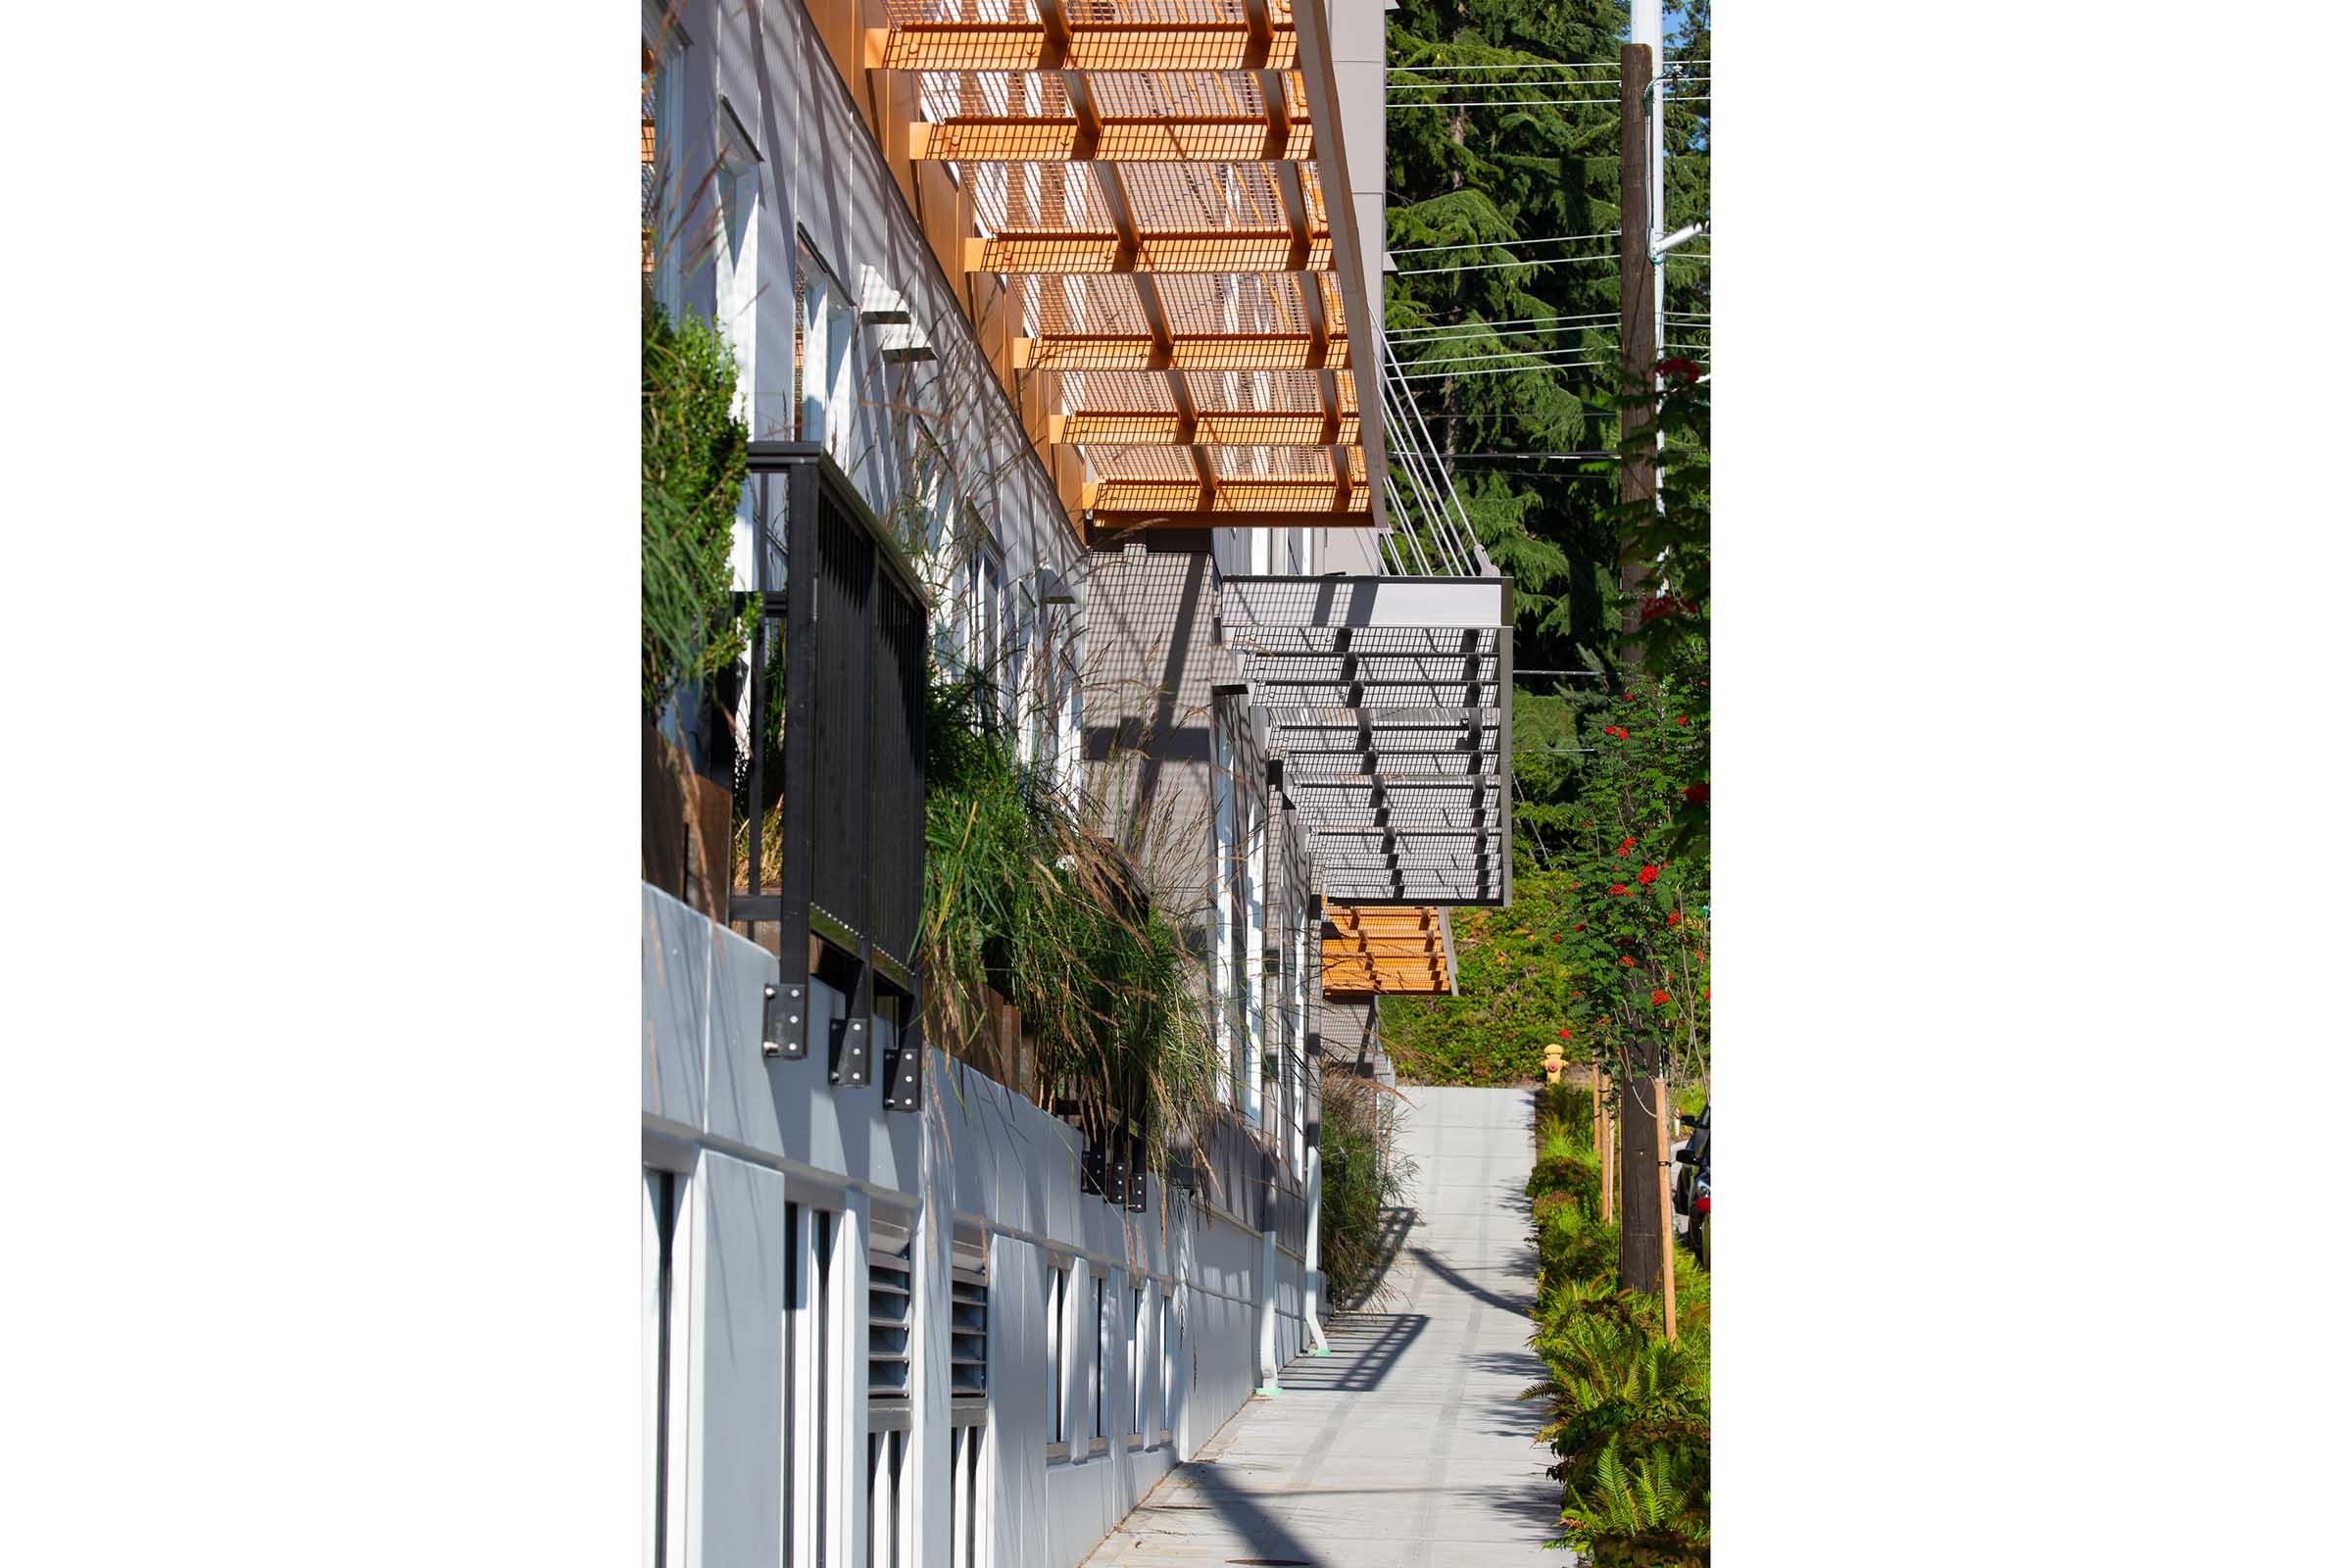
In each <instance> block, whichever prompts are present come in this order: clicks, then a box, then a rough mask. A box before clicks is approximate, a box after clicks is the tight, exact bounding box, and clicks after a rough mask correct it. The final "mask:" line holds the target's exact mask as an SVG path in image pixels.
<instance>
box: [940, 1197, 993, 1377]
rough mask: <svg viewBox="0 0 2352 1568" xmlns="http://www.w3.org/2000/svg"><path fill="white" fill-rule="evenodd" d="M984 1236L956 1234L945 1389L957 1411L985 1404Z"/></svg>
mask: <svg viewBox="0 0 2352 1568" xmlns="http://www.w3.org/2000/svg"><path fill="white" fill-rule="evenodd" d="M987 1242H988V1239H987V1236H986V1233H984V1232H983V1233H966V1232H963V1231H960V1230H959V1231H958V1232H957V1234H956V1255H955V1259H954V1276H955V1277H954V1281H953V1283H952V1285H951V1287H950V1300H949V1310H950V1315H951V1318H952V1321H951V1323H950V1325H949V1329H948V1342H949V1351H948V1355H949V1371H950V1373H951V1377H950V1380H949V1387H950V1389H951V1391H952V1396H953V1397H954V1399H955V1401H956V1405H957V1407H958V1408H959V1410H960V1409H964V1408H975V1407H976V1408H977V1409H978V1410H979V1411H981V1412H983V1413H984V1412H985V1411H986V1409H987V1402H988V1247H987Z"/></svg>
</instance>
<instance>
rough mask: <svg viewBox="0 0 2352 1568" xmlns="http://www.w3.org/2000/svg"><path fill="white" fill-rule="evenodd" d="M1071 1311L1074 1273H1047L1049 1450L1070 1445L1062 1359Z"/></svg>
mask: <svg viewBox="0 0 2352 1568" xmlns="http://www.w3.org/2000/svg"><path fill="white" fill-rule="evenodd" d="M1069 1309H1070V1271H1069V1270H1068V1269H1066V1268H1064V1267H1062V1266H1061V1265H1059V1264H1057V1263H1056V1264H1051V1265H1049V1266H1048V1268H1047V1270H1046V1443H1047V1445H1048V1446H1049V1447H1051V1446H1055V1445H1067V1444H1068V1443H1069V1441H1070V1432H1069V1422H1068V1420H1067V1412H1066V1411H1065V1410H1064V1409H1063V1407H1062V1399H1061V1388H1062V1381H1061V1371H1062V1357H1063V1356H1064V1355H1065V1354H1066V1353H1067V1352H1068V1349H1069V1347H1068V1345H1067V1344H1066V1343H1065V1342H1066V1341H1067V1340H1068V1338H1069V1336H1068V1335H1067V1334H1065V1333H1064V1332H1063V1330H1064V1328H1065V1327H1066V1324H1065V1322H1064V1319H1065V1318H1066V1317H1067V1315H1068V1313H1069Z"/></svg>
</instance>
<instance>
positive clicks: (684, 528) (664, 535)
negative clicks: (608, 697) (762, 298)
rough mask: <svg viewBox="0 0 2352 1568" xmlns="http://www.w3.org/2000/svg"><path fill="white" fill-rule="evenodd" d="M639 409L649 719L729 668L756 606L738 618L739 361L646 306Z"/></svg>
mask: <svg viewBox="0 0 2352 1568" xmlns="http://www.w3.org/2000/svg"><path fill="white" fill-rule="evenodd" d="M641 358H642V361H643V365H642V369H643V373H644V382H645V384H644V393H643V397H644V401H643V404H642V407H641V410H640V413H641V416H642V418H641V429H640V436H639V439H640V442H641V445H640V448H639V453H638V458H639V468H640V486H641V496H640V504H641V507H642V512H641V514H640V518H639V522H640V532H641V539H640V550H641V555H640V558H639V562H638V583H639V592H640V600H641V603H640V607H639V608H640V646H639V657H638V662H639V674H640V683H641V687H642V690H641V692H640V696H641V697H642V698H643V701H644V704H645V711H646V712H647V713H649V714H655V713H659V712H660V711H661V710H662V706H663V705H664V704H666V703H667V702H668V701H669V699H670V696H671V694H672V693H674V692H675V691H676V690H677V689H678V688H679V687H680V686H682V685H685V684H686V683H688V682H690V681H696V680H701V679H703V678H705V677H707V676H709V675H711V674H713V673H715V672H716V671H718V670H721V669H724V668H726V667H727V666H729V665H731V664H733V663H734V662H736V661H737V660H739V659H741V658H742V657H743V652H744V650H745V649H746V648H747V647H749V646H750V634H751V627H752V623H753V619H754V617H755V616H756V614H757V610H756V607H753V606H749V605H747V606H746V607H744V609H742V610H741V611H738V610H737V609H736V607H735V601H734V590H735V566H734V552H735V509H736V507H737V506H738V505H739V504H740V503H741V502H742V499H743V484H744V475H745V473H746V471H747V465H748V463H749V459H750V446H751V430H750V427H749V426H747V425H746V424H745V423H744V422H743V421H742V420H741V419H739V418H737V417H735V412H734V411H735V382H736V370H735V356H734V353H733V352H732V351H731V350H729V349H728V347H727V343H726V339H725V338H724V337H722V336H720V335H719V330H718V328H717V327H716V326H715V325H714V324H712V323H711V321H709V320H706V319H703V318H702V317H699V316H695V315H692V314H689V315H686V316H684V317H682V318H680V319H678V320H677V321H675V322H672V321H671V320H670V319H669V318H668V317H667V316H665V315H664V314H663V313H662V308H661V307H660V306H659V305H656V304H655V303H653V301H652V299H651V298H650V297H649V298H648V299H647V300H646V301H645V304H644V317H643V344H642V355H641Z"/></svg>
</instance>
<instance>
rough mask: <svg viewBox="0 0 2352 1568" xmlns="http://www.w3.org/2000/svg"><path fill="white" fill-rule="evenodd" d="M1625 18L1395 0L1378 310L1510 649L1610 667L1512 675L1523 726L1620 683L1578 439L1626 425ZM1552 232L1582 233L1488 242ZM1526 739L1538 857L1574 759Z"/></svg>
mask: <svg viewBox="0 0 2352 1568" xmlns="http://www.w3.org/2000/svg"><path fill="white" fill-rule="evenodd" d="M1627 27H1628V17H1627V11H1626V7H1625V6H1624V5H1623V4H1621V3H1616V0H1548V3H1542V0H1539V3H1534V4H1529V3H1524V0H1522V3H1517V4H1506V3H1505V0H1404V3H1403V4H1402V6H1401V7H1400V8H1399V9H1398V10H1397V11H1396V12H1394V13H1392V15H1391V18H1390V35H1389V63H1390V82H1391V91H1390V103H1391V109H1390V114H1389V171H1388V175H1389V208H1388V221H1389V247H1390V250H1391V251H1392V253H1399V252H1400V253H1402V254H1400V255H1398V256H1397V268H1398V271H1397V272H1396V273H1392V274H1391V275H1390V281H1389V286H1388V294H1387V310H1386V321H1387V326H1388V329H1389V332H1390V334H1391V336H1392V340H1393V342H1394V344H1395V348H1396V352H1397V359H1398V361H1399V363H1400V365H1401V366H1402V368H1403V369H1404V371H1405V373H1406V374H1407V375H1408V376H1411V377H1413V378H1414V379H1413V380H1412V381H1411V383H1410V384H1411V387H1412V389H1413V396H1414V401H1415V403H1416V405H1417V406H1418V408H1419V411H1420V414H1421V417H1422V418H1423V419H1424V420H1425V421H1426V422H1427V424H1428V427H1429V432H1430V436H1431V439H1432V440H1433V442H1434V443H1435V445H1436V446H1437V448H1438V450H1439V452H1440V454H1441V456H1442V458H1443V460H1444V461H1445V462H1446V466H1448V468H1449V469H1450V470H1451V472H1452V473H1453V476H1454V483H1455V487H1456V489H1457V491H1458V493H1459V494H1460V496H1461V498H1462V502H1463V505H1464V507H1465V510H1467V512H1468V513H1469V515H1470V520H1471V525H1472V526H1473V527H1474V528H1475V529H1476V530H1477V533H1478V536H1479V539H1480V541H1481V542H1482V543H1483V544H1484V545H1485V547H1486V549H1487V553H1488V554H1489V555H1490V556H1491V557H1492V558H1493V559H1494V561H1495V564H1496V565H1497V566H1498V567H1500V568H1501V569H1502V570H1503V571H1505V572H1507V573H1509V574H1510V575H1511V576H1512V577H1513V578H1515V579H1516V606H1517V624H1516V628H1515V631H1516V637H1515V647H1516V657H1517V662H1518V664H1519V665H1520V666H1521V667H1524V668H1533V669H1557V668H1597V669H1599V670H1601V671H1602V672H1603V673H1604V675H1605V677H1606V678H1605V679H1603V680H1591V679H1587V680H1573V679H1571V680H1561V681H1530V682H1524V683H1522V685H1521V687H1520V691H1519V693H1518V694H1516V697H1515V702H1514V708H1515V710H1516V711H1517V714H1518V717H1517V724H1518V733H1519V736H1520V737H1521V739H1522V740H1527V739H1532V738H1534V737H1535V736H1538V735H1546V734H1547V735H1549V736H1551V737H1556V738H1558V739H1560V740H1572V738H1573V737H1574V736H1575V735H1576V733H1577V725H1576V722H1575V715H1574V713H1573V712H1572V711H1570V710H1572V709H1573V707H1574V706H1575V705H1576V702H1577V698H1578V695H1579V694H1580V692H1581V695H1582V697H1583V699H1584V700H1585V701H1591V700H1593V698H1595V697H1598V696H1602V695H1605V693H1603V692H1602V691H1600V690H1596V688H1602V687H1607V688H1615V687H1617V686H1618V684H1619V682H1618V680H1617V678H1616V674H1615V670H1616V661H1617V657H1618V653H1619V646H1618V645H1619V630H1620V627H1621V626H1622V625H1623V623H1624V619H1625V611H1626V607H1625V606H1624V605H1623V604H1622V603H1621V601H1620V597H1619V595H1618V592H1617V567H1618V561H1619V558H1620V549H1621V546H1622V545H1623V544H1624V543H1625V542H1626V541H1625V540H1624V539H1623V538H1621V527H1622V526H1623V523H1624V515H1623V514H1622V513H1621V511H1620V510H1619V509H1618V508H1617V506H1616V486H1615V479H1614V474H1613V472H1612V471H1610V468H1609V467H1608V466H1605V465H1600V464H1595V463H1593V462H1591V461H1589V460H1588V459H1587V458H1585V457H1582V456H1579V455H1580V454H1596V453H1603V452H1609V453H1613V452H1615V451H1616V449H1617V446H1618V433H1617V420H1618V410H1619V407H1620V404H1621V398H1620V386H1619V381H1620V372H1619V369H1618V366H1617V355H1618V347H1617V331H1616V313H1617V307H1618V283H1617V262H1616V254H1617V242H1616V239H1615V238H1614V237H1613V236H1611V235H1609V233H1608V231H1609V230H1611V229H1614V228H1616V227H1617V226H1618V217H1619V213H1618V109H1617V91H1618V86H1617V83H1618V49H1619V47H1620V45H1621V44H1622V43H1623V42H1624V41H1625V38H1626V34H1627ZM1709 30H1710V17H1709V0H1693V3H1690V4H1686V5H1682V6H1678V7H1673V8H1670V9H1669V14H1668V17H1667V26H1666V36H1667V48H1666V56H1667V59H1666V67H1667V69H1668V70H1670V71H1676V72H1677V77H1676V79H1675V80H1674V81H1673V82H1671V83H1670V84H1669V92H1668V100H1667V120H1666V150H1667V155H1668V157H1667V192H1666V204H1665V205H1666V212H1665V226H1666V227H1667V228H1669V229H1672V228H1676V227H1680V226H1682V225H1683V224H1686V223H1689V222H1693V221H1698V220H1699V219H1702V218H1704V217H1705V216H1706V215H1707V211H1708V178H1707V170H1708V165H1707V156H1706V155H1707V148H1708V137H1707V109H1708V106H1707V103H1706V101H1705V99H1704V97H1703V96H1702V95H1703V94H1704V93H1705V91H1706V84H1705V79H1704V76H1703V73H1704V72H1705V70H1706V66H1705V64H1704V62H1705V61H1706V59H1707V54H1708V49H1709ZM1686 62H1688V63H1691V64H1687V65H1686V64H1685V63H1686ZM1437 67H1444V68H1447V69H1444V70H1438V69H1430V68H1437ZM1461 67H1468V68H1475V69H1453V68H1461ZM1416 68H1419V69H1416ZM1678 68H1680V69H1679V70H1678ZM1685 73H1689V79H1685ZM1559 236H1585V237H1577V238H1567V239H1558V242H1556V243H1529V244H1517V245H1512V246H1508V247H1507V248H1504V247H1501V246H1499V245H1498V242H1505V241H1549V240H1554V239H1557V237H1559ZM1425 247H1451V248H1448V249H1426V248H1425ZM1705 249H1706V246H1705V244H1704V242H1703V241H1702V242H1700V243H1698V244H1696V245H1693V246H1691V247H1690V248H1689V250H1688V252H1678V253H1677V258H1678V259H1675V260H1671V261H1670V265H1669V266H1668V269H1667V279H1666V308H1667V311H1668V313H1669V327H1668V332H1667V338H1666V341H1667V342H1668V343H1671V344H1678V345H1680V344H1691V345H1697V346H1703V345H1704V344H1705V342H1706V341H1707V339H1706V337H1705V336H1704V335H1703V325H1702V324H1701V319H1703V317H1704V315H1705V313H1706V312H1707V310H1708V306H1707V299H1708V295H1709V292H1710V290H1709V277H1708V269H1707V265H1706V263H1705V262H1704V261H1703V260H1701V259H1700V258H1701V257H1702V256H1703V255H1704V252H1705ZM1686 257H1687V259H1680V258H1686ZM1662 352H1669V353H1671V352H1672V351H1667V350H1662ZM1685 357H1690V358H1696V357H1699V356H1695V355H1689V354H1686V356H1685ZM1517 762H1518V772H1519V775H1520V776H1519V783H1520V793H1521V796H1522V803H1521V810H1522V814H1523V817H1524V818H1525V820H1524V821H1523V830H1522V832H1521V834H1520V835H1519V837H1520V841H1521V843H1520V846H1519V848H1520V849H1521V850H1522V851H1524V852H1527V853H1523V854H1522V856H1521V859H1522V862H1523V864H1529V865H1530V866H1531V868H1532V864H1533V863H1535V859H1536V858H1540V851H1539V847H1538V846H1537V844H1536V843H1535V841H1534V840H1533V839H1532V838H1531V837H1530V835H1529V833H1528V832H1527V831H1526V829H1527V828H1529V827H1532V826H1534V825H1535V824H1538V823H1541V822H1542V821H1543V820H1544V818H1545V817H1547V816H1550V815H1553V814H1554V813H1553V812H1550V811H1546V810H1544V808H1545V807H1557V806H1561V805H1564V804H1565V803H1566V802H1568V801H1569V800H1570V799H1572V798H1573V796H1574V793H1575V785H1576V774H1577V771H1578V770H1577V768H1576V767H1575V765H1574V763H1573V761H1569V760H1565V757H1564V756H1563V755H1554V754H1551V753H1546V754H1544V755H1543V756H1542V757H1541V758H1539V757H1536V756H1524V757H1522V758H1520V759H1517ZM1530 763H1534V764H1535V765H1533V766H1530V765H1529V764H1530ZM1530 809H1533V814H1532V816H1528V815H1527V813H1528V812H1529V811H1530Z"/></svg>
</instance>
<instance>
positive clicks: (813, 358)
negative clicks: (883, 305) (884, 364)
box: [793, 238, 858, 467]
mask: <svg viewBox="0 0 2352 1568" xmlns="http://www.w3.org/2000/svg"><path fill="white" fill-rule="evenodd" d="M799 289H800V296H801V319H800V340H801V341H800V347H799V349H798V350H797V351H796V353H795V355H794V360H793V363H794V366H795V370H796V374H797V375H798V378H799V380H800V387H801V395H800V435H801V439H802V440H804V441H814V442H817V443H819V444H820V445H822V446H823V447H824V449H825V450H826V451H827V452H828V453H830V454H832V456H833V459H834V461H835V462H837V463H840V464H841V465H842V466H844V467H848V466H852V460H851V458H850V457H849V456H848V454H849V452H850V444H851V440H852V437H853V423H854V418H853V416H854V413H855V410H856V406H857V395H858V381H857V376H858V368H857V359H858V356H857V346H858V308H857V302H856V301H855V300H854V299H853V298H852V297H851V295H850V292H849V290H848V289H847V288H845V287H843V285H842V282H841V280H840V279H839V278H837V277H835V276H834V275H833V270H832V269H831V268H829V267H827V266H826V265H825V264H824V262H823V261H822V260H820V259H819V258H818V256H817V254H816V252H815V251H814V250H813V249H812V248H811V247H810V246H809V243H808V241H807V239H806V238H804V239H803V240H802V242H801V249H800V278H799Z"/></svg>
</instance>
